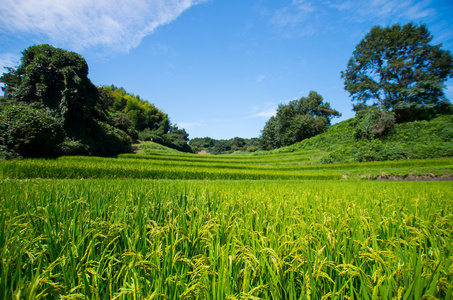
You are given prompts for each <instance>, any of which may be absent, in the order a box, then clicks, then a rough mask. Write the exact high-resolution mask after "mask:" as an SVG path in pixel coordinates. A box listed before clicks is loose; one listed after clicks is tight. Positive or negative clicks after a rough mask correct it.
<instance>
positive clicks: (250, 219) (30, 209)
mask: <svg viewBox="0 0 453 300" xmlns="http://www.w3.org/2000/svg"><path fill="white" fill-rule="evenodd" d="M452 212H453V185H452V184H451V183H449V182H423V183H414V182H370V181H315V180H314V181H291V180H287V181H266V180H262V181H231V180H228V181H225V180H217V181H208V182H206V181H170V180H139V179H130V180H115V179H109V180H105V179H82V180H69V179H68V180H54V179H25V180H17V179H3V180H2V181H1V184H0V259H1V260H0V262H1V264H0V298H2V299H12V298H13V299H16V298H17V299H422V298H423V299H452V288H453V213H452Z"/></svg>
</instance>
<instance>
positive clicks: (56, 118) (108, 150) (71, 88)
mask: <svg viewBox="0 0 453 300" xmlns="http://www.w3.org/2000/svg"><path fill="white" fill-rule="evenodd" d="M22 54H23V56H22V58H21V63H20V65H19V66H18V67H17V68H8V70H7V71H8V72H6V73H4V74H3V75H2V76H1V77H0V82H3V83H4V85H5V86H4V88H3V90H4V97H2V98H1V99H0V100H1V101H0V104H1V105H0V155H1V156H2V157H3V158H16V157H56V156H60V155H98V156H114V155H117V154H119V153H125V152H130V151H131V145H132V142H133V141H134V140H137V139H142V140H153V141H155V142H158V143H161V144H163V145H166V146H169V147H172V148H175V149H177V150H180V151H187V152H190V151H191V149H190V147H189V146H188V144H187V142H188V134H187V133H186V132H185V130H184V129H179V128H178V127H177V126H175V125H172V124H171V123H170V119H169V117H168V115H167V114H165V113H164V112H162V111H161V110H159V109H158V108H156V107H155V106H154V105H153V104H151V103H149V102H147V101H145V100H142V99H140V97H139V96H134V95H133V94H129V93H127V92H126V91H125V90H124V89H122V88H117V87H115V86H104V87H97V86H95V85H94V84H93V83H92V82H91V81H90V79H89V78H88V64H87V62H86V61H85V59H84V58H83V57H82V56H80V55H79V54H77V53H74V52H69V51H67V50H64V49H58V48H54V47H52V46H50V45H35V46H31V47H29V48H27V49H26V50H24V51H23V52H22Z"/></svg>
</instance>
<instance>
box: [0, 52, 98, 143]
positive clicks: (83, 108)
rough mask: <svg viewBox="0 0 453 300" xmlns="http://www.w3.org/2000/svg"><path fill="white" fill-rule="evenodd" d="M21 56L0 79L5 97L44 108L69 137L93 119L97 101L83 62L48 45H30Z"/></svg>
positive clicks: (82, 59) (95, 90)
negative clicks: (3, 86) (19, 62)
mask: <svg viewBox="0 0 453 300" xmlns="http://www.w3.org/2000/svg"><path fill="white" fill-rule="evenodd" d="M22 55H23V56H22V59H21V64H20V65H19V67H18V68H17V69H10V70H9V73H6V74H4V75H3V76H2V77H1V78H0V81H1V82H4V83H5V85H6V91H7V93H6V94H7V97H8V98H9V99H13V100H14V101H16V102H22V103H25V104H28V105H31V106H34V107H38V108H42V109H46V110H48V111H49V113H50V114H51V115H52V116H54V117H56V118H58V119H60V120H61V121H62V123H63V126H64V128H65V130H66V131H67V133H68V134H70V135H71V134H72V133H73V132H74V131H75V132H77V131H78V128H79V127H80V126H83V125H84V123H85V122H88V121H89V119H90V118H91V117H92V113H93V109H94V107H95V105H96V102H97V101H98V99H99V93H98V90H97V88H96V86H94V85H93V84H92V83H91V81H90V80H89V79H88V64H87V63H86V61H85V59H84V58H83V57H82V56H80V55H79V54H77V53H74V52H69V51H67V50H64V49H58V48H54V47H52V46H50V45H35V46H31V47H29V48H28V49H26V50H24V51H23V52H22ZM81 123H82V124H81Z"/></svg>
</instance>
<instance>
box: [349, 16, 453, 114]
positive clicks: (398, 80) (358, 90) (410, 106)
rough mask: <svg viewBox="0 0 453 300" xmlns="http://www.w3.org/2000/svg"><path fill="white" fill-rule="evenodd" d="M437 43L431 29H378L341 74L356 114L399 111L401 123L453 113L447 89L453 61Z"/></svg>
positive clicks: (402, 27) (355, 52) (411, 25)
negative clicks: (369, 109) (353, 103)
mask: <svg viewBox="0 0 453 300" xmlns="http://www.w3.org/2000/svg"><path fill="white" fill-rule="evenodd" d="M432 38H433V37H432V35H431V34H430V32H429V31H428V28H427V27H426V26H425V25H420V26H417V25H415V24H413V23H409V24H406V25H404V26H401V25H399V24H396V25H393V26H391V27H385V28H382V27H379V26H375V27H373V28H372V29H371V30H370V32H369V33H368V34H367V35H366V36H365V38H364V39H363V40H362V41H361V42H360V43H359V44H358V45H357V46H356V49H355V51H354V52H353V56H352V58H351V59H350V60H349V62H348V66H347V69H346V71H344V72H342V73H341V76H342V78H344V80H345V90H347V91H349V93H350V94H351V96H352V100H353V101H355V102H356V103H357V104H356V105H354V110H356V111H360V110H362V109H365V108H367V107H369V106H373V107H378V108H380V109H383V110H393V111H395V113H396V117H397V118H398V120H399V121H412V120H416V119H427V118H429V117H430V116H432V115H433V114H437V113H451V110H452V109H451V104H450V103H449V101H448V100H447V99H446V98H445V95H444V92H443V90H444V88H445V85H444V84H443V83H444V82H445V81H446V80H447V79H448V78H449V77H450V78H452V77H453V57H452V55H451V53H450V51H445V50H441V49H440V47H441V45H435V46H433V45H430V44H429V43H430V42H431V41H432Z"/></svg>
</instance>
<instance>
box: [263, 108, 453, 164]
mask: <svg viewBox="0 0 453 300" xmlns="http://www.w3.org/2000/svg"><path fill="white" fill-rule="evenodd" d="M355 122H356V119H355V118H351V119H348V120H346V121H343V122H340V123H338V124H335V125H333V126H331V127H329V128H328V129H327V130H326V132H324V133H322V134H319V135H317V136H315V137H312V138H309V139H306V140H303V141H302V142H300V143H297V144H294V145H291V146H288V147H284V148H281V149H278V150H276V151H272V152H293V151H301V150H321V151H324V152H325V155H324V156H323V157H322V158H321V159H320V162H322V163H339V162H355V161H357V162H363V161H384V160H400V159H423V158H440V157H450V156H453V142H452V140H453V116H451V115H449V116H440V117H437V118H434V119H432V120H430V121H414V122H408V123H402V124H396V125H395V130H394V132H392V133H389V134H388V135H386V136H384V137H382V138H377V139H371V140H357V139H356V138H355V137H354V130H355Z"/></svg>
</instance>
